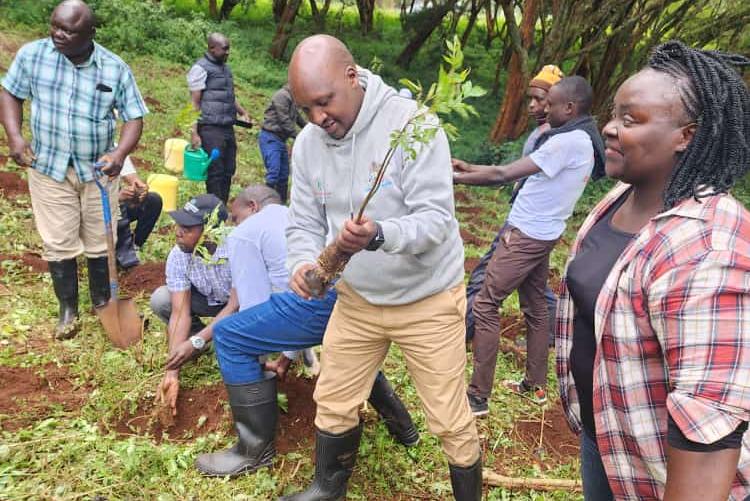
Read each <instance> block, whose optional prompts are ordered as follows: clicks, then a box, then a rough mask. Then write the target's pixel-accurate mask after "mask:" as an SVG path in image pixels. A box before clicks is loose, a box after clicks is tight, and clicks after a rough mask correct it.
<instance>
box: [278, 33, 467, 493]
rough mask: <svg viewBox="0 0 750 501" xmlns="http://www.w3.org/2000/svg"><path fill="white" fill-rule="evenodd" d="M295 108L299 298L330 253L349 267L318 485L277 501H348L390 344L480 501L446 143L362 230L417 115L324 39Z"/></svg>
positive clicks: (324, 388) (402, 163) (394, 178)
mask: <svg viewBox="0 0 750 501" xmlns="http://www.w3.org/2000/svg"><path fill="white" fill-rule="evenodd" d="M289 83H290V87H291V90H292V95H293V97H294V100H295V102H296V103H297V105H298V106H299V107H300V109H301V110H302V111H303V112H305V113H306V115H307V117H308V119H309V121H310V124H308V125H307V126H306V127H305V128H304V129H303V130H302V132H301V133H300V134H299V135H298V137H297V142H296V143H295V148H294V152H293V157H292V164H293V169H292V172H293V182H292V200H291V206H290V212H289V219H290V224H289V226H288V229H287V246H288V255H287V265H288V267H289V269H290V270H291V273H292V281H291V287H292V289H293V290H294V291H295V292H296V293H297V294H299V295H301V296H302V297H305V298H309V297H310V296H311V291H310V289H309V288H308V286H307V284H306V282H305V280H304V275H305V273H306V272H307V271H308V270H310V269H311V268H313V267H314V266H315V262H316V258H317V256H318V255H319V253H320V252H321V251H322V250H323V248H324V246H325V244H326V242H327V241H332V240H336V241H337V244H338V246H339V248H340V249H342V250H345V251H347V252H349V253H350V254H353V257H352V259H351V261H350V262H349V264H348V266H347V267H346V269H345V270H344V273H343V275H342V277H341V279H340V280H339V281H338V283H337V285H336V289H337V291H338V302H337V304H336V306H335V308H334V310H333V314H332V316H331V319H330V321H329V324H328V329H327V330H326V334H325V337H324V340H323V356H322V359H321V374H320V377H319V379H318V382H317V385H316V389H315V401H316V403H317V406H318V408H317V415H316V418H315V425H316V428H317V432H316V441H317V446H316V455H317V460H316V465H315V479H314V482H313V484H312V486H311V487H310V488H309V489H307V490H306V491H304V492H302V493H299V494H294V495H292V496H287V497H285V498H283V499H286V500H297V501H302V500H304V501H312V500H324V499H325V500H328V499H343V498H344V497H345V495H346V490H347V482H348V479H349V476H350V475H351V471H352V468H353V466H354V462H355V459H356V454H357V449H358V446H359V441H360V437H361V430H362V429H361V424H360V423H359V417H358V413H357V410H358V408H359V406H360V404H361V403H362V402H364V400H366V399H367V396H368V393H369V388H370V387H371V386H372V383H373V380H374V379H375V375H376V372H377V369H378V367H379V366H380V364H381V363H382V361H383V359H384V358H385V356H386V355H387V353H388V348H389V346H390V344H391V342H394V343H396V344H397V345H399V347H400V348H401V351H402V353H403V355H404V359H405V360H406V364H407V367H408V369H409V372H410V374H411V377H412V379H413V381H414V385H415V387H416V389H417V393H418V394H419V396H420V398H421V400H422V404H423V406H424V410H425V415H426V417H427V424H428V427H429V429H430V431H432V432H433V433H435V434H436V435H437V436H438V437H439V438H440V441H441V444H442V447H443V450H444V451H445V453H446V455H447V456H448V462H449V464H450V475H451V484H452V486H453V493H454V496H455V497H456V499H458V500H461V501H463V500H471V501H474V500H479V499H480V497H481V492H482V473H481V458H480V448H479V440H478V436H477V430H476V427H475V424H474V420H473V417H472V414H471V410H470V408H469V404H468V400H467V398H466V395H465V388H466V386H465V381H464V369H465V366H466V352H465V348H464V335H465V324H464V316H465V312H466V300H465V295H464V285H463V275H464V272H463V243H462V242H461V238H460V236H459V232H458V222H457V221H456V219H455V216H454V206H453V180H452V174H451V170H452V169H451V160H450V151H449V148H448V141H447V139H446V136H445V134H444V132H443V131H442V130H440V131H438V133H437V134H436V136H435V138H434V139H433V140H432V141H431V142H430V143H429V144H427V145H425V146H424V147H422V148H421V149H420V151H419V154H418V155H417V157H416V159H414V160H410V159H409V158H408V157H407V155H406V154H405V153H404V152H402V151H401V150H399V151H398V152H397V154H396V155H394V158H393V160H392V161H391V164H390V165H389V167H388V170H387V172H386V174H385V178H384V180H383V183H382V185H381V187H380V189H379V190H378V193H377V194H376V195H375V197H374V198H373V200H372V202H371V203H370V205H369V206H368V209H367V217H365V218H364V219H363V220H362V221H361V222H360V223H355V222H354V221H353V220H352V214H353V213H354V211H355V210H356V209H357V208H358V207H359V206H360V204H361V203H362V200H363V199H364V197H365V195H366V194H367V192H368V191H369V189H370V186H371V183H372V181H373V179H374V177H375V176H374V174H375V170H377V165H375V166H373V164H377V163H378V162H379V161H380V160H381V159H382V158H384V155H385V152H386V151H387V150H388V147H389V142H390V134H391V132H392V131H393V130H396V129H399V128H401V127H402V126H403V124H405V123H406V122H407V120H408V119H409V117H410V116H411V115H412V114H413V113H414V111H415V110H416V102H415V101H413V100H410V99H405V98H403V97H401V96H399V95H398V93H397V92H396V91H395V90H394V89H393V88H391V87H389V86H388V85H386V84H385V83H384V82H383V81H382V80H381V79H380V77H378V76H377V75H375V74H373V73H370V72H369V71H367V70H363V69H361V68H359V67H357V66H356V64H355V63H354V59H353V58H352V55H351V54H350V53H349V51H348V50H347V49H346V47H345V46H344V45H343V44H342V43H341V42H340V41H339V40H337V39H335V38H333V37H330V36H327V35H316V36H313V37H310V38H307V39H305V40H303V41H302V42H301V43H300V44H299V45H298V46H297V48H296V49H295V52H294V54H293V56H292V60H291V62H290V65H289Z"/></svg>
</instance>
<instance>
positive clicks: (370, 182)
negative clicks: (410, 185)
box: [364, 162, 393, 193]
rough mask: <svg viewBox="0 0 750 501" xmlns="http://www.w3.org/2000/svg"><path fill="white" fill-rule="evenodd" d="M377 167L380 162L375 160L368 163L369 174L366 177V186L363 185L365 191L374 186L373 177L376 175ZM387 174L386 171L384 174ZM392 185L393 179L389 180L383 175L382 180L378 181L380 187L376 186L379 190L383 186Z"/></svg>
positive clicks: (388, 186)
mask: <svg viewBox="0 0 750 501" xmlns="http://www.w3.org/2000/svg"><path fill="white" fill-rule="evenodd" d="M378 169H380V164H378V163H375V162H373V163H371V164H370V174H369V175H368V177H367V186H365V189H364V192H365V193H367V192H369V191H370V190H371V189H372V187H373V186H374V184H375V179H377V177H378ZM387 174H388V173H387V171H386V175H387ZM392 186H393V181H391V180H390V179H388V178H387V177H384V178H383V182H382V183H380V187H379V188H378V190H381V189H383V188H390V187H392Z"/></svg>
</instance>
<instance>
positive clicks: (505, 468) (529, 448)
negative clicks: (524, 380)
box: [487, 401, 579, 475]
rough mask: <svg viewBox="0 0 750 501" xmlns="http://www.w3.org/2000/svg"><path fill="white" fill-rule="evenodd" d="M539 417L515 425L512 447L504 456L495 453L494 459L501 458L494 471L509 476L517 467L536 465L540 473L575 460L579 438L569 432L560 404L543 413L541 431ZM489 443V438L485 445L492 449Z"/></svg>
mask: <svg viewBox="0 0 750 501" xmlns="http://www.w3.org/2000/svg"><path fill="white" fill-rule="evenodd" d="M538 414H539V415H537V416H534V417H529V418H528V419H525V420H519V421H518V422H516V425H515V427H514V428H513V431H512V433H511V436H510V438H511V440H512V441H513V444H512V445H511V446H510V447H508V448H506V449H505V453H504V454H497V452H498V451H495V452H496V455H495V457H497V458H501V459H500V460H499V461H498V462H496V463H495V471H497V472H499V473H502V474H505V475H507V474H512V473H513V471H514V470H515V469H516V468H517V467H518V465H519V464H523V465H526V466H528V465H531V464H536V465H537V466H539V468H540V470H542V471H547V470H551V469H554V468H555V467H557V466H559V465H564V464H570V463H574V462H575V461H577V459H578V455H579V442H578V437H576V435H575V434H573V432H572V431H570V428H569V427H568V422H567V421H566V419H565V414H564V413H563V410H562V405H561V404H560V402H559V401H557V402H555V403H554V404H553V405H549V404H548V405H547V407H546V409H545V412H544V414H543V419H544V431H543V432H542V415H541V413H538ZM540 438H541V447H540ZM491 442H492V439H491V438H490V440H489V442H488V444H487V445H488V446H491V445H492V444H491Z"/></svg>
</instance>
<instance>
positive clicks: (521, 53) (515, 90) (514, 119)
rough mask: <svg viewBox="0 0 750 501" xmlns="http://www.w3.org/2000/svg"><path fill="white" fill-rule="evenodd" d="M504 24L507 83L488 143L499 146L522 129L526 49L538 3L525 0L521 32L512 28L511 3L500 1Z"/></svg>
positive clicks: (504, 0) (523, 125)
mask: <svg viewBox="0 0 750 501" xmlns="http://www.w3.org/2000/svg"><path fill="white" fill-rule="evenodd" d="M501 1H502V7H503V14H504V16H505V23H506V25H507V27H508V34H509V35H510V39H511V42H512V45H513V55H512V56H511V58H510V69H509V71H508V81H507V83H506V85H505V96H504V97H503V104H502V106H501V108H500V113H499V115H498V117H497V120H496V121H495V125H494V126H493V127H492V131H491V132H490V140H491V141H492V142H494V143H500V142H502V141H505V140H506V139H509V138H510V139H515V138H517V137H518V136H520V135H521V134H522V133H523V132H524V131H525V130H526V124H527V120H528V115H527V114H526V112H525V110H524V101H525V99H524V98H525V96H526V86H527V85H528V82H529V64H528V63H529V55H528V48H529V47H530V46H531V42H532V41H533V39H534V26H535V25H536V19H537V2H538V0H526V1H525V2H524V5H523V17H522V19H521V29H520V31H519V29H518V26H517V25H516V19H515V15H514V12H513V2H512V0H501Z"/></svg>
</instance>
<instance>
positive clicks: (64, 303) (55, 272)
mask: <svg viewBox="0 0 750 501" xmlns="http://www.w3.org/2000/svg"><path fill="white" fill-rule="evenodd" d="M47 265H48V266H49V274H50V276H51V277H52V286H53V288H54V289H55V296H57V302H58V303H59V305H60V314H59V317H58V320H57V326H56V327H55V332H54V336H55V339H70V338H72V337H75V335H76V334H78V328H79V325H78V264H77V263H76V260H75V258H74V259H64V260H62V261H47Z"/></svg>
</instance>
